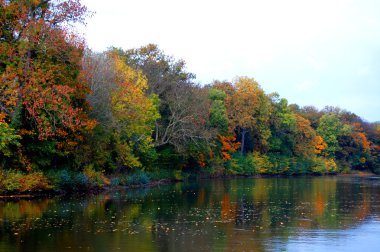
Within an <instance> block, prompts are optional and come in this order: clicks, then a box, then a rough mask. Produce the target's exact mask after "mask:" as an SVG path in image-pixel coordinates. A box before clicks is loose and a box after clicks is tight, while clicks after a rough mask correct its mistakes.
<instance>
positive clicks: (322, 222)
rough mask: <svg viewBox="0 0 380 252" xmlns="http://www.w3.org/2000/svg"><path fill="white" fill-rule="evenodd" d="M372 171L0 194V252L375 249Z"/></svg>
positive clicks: (377, 189) (379, 238) (377, 228)
mask: <svg viewBox="0 0 380 252" xmlns="http://www.w3.org/2000/svg"><path fill="white" fill-rule="evenodd" d="M379 244H380V179H376V178H373V179H370V178H350V177H306V178H305V177H302V178H264V179H233V180H212V181H209V180H207V181H200V182H197V183H196V182H194V183H178V184H174V185H168V186H161V187H159V188H153V189H142V190H134V191H127V192H125V191H122V192H113V193H110V194H102V195H98V196H87V197H81V198H78V197H71V198H62V197H57V198H52V199H39V200H18V201H0V251H197V252H199V251H379V249H378V248H379V246H380V245H379Z"/></svg>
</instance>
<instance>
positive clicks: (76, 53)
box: [0, 0, 94, 168]
mask: <svg viewBox="0 0 380 252" xmlns="http://www.w3.org/2000/svg"><path fill="white" fill-rule="evenodd" d="M0 10H1V11H0V24H1V28H0V40H1V44H0V76H1V87H0V89H1V97H0V113H2V114H3V115H5V118H4V121H5V122H6V123H9V125H10V126H11V127H12V128H13V129H15V132H16V133H17V134H19V135H20V136H22V140H21V145H22V147H21V148H20V149H19V150H21V149H23V150H24V151H23V153H24V155H27V156H30V157H32V156H33V157H38V156H41V155H44V156H45V157H46V159H47V161H46V162H44V165H48V164H49V161H48V159H51V157H50V155H51V154H52V153H58V152H61V153H63V154H68V153H69V152H70V151H71V150H73V148H74V147H75V146H76V145H77V144H78V142H79V141H80V140H81V139H82V136H83V132H85V131H88V130H91V129H92V128H93V127H94V122H93V121H91V120H88V118H87V116H86V109H87V105H86V101H85V97H86V94H87V92H88V89H87V88H86V85H85V83H83V82H82V81H81V79H80V78H79V77H80V76H79V75H80V67H81V57H82V52H83V48H84V43H83V41H82V39H80V38H79V37H78V36H76V35H75V34H74V33H73V32H72V31H71V29H70V27H71V25H72V24H74V23H76V22H83V20H84V18H85V17H86V14H87V11H86V8H85V7H84V6H82V5H81V3H80V1H79V0H67V1H50V0H36V1H30V0H14V1H5V0H2V1H0ZM38 146H39V147H38ZM47 146H50V147H48V148H46V147H47ZM57 151H58V152H57ZM43 153H45V154H43ZM23 159H25V158H23ZM35 161H36V158H35V160H34V161H33V162H34V163H35ZM23 165H25V164H23ZM29 168H30V166H29Z"/></svg>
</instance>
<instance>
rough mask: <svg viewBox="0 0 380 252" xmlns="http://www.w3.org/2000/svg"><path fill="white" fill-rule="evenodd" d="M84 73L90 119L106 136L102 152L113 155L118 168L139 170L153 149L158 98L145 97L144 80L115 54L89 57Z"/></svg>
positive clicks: (113, 52)
mask: <svg viewBox="0 0 380 252" xmlns="http://www.w3.org/2000/svg"><path fill="white" fill-rule="evenodd" d="M83 71H84V72H86V73H87V81H88V83H89V86H90V89H91V91H92V92H91V94H90V95H88V98H87V99H88V100H89V102H90V104H91V105H92V107H93V110H92V112H91V114H90V115H91V116H92V117H93V118H95V119H96V120H97V121H98V122H99V127H101V131H102V132H103V133H106V135H107V136H108V137H106V139H105V141H106V143H103V144H102V145H101V146H102V147H103V148H104V151H105V152H108V153H111V152H113V151H114V152H115V153H116V160H115V161H116V162H117V164H118V165H119V166H120V165H122V166H125V167H129V168H138V167H141V166H142V161H141V157H142V156H144V153H145V154H146V153H147V152H150V151H151V150H152V148H153V143H152V142H153V139H152V138H151V135H152V132H153V129H154V122H155V121H156V120H157V119H158V118H159V114H158V98H157V96H156V95H154V94H152V95H150V96H149V97H148V96H147V94H146V91H147V88H148V85H147V79H146V77H145V76H144V75H143V74H142V72H141V71H136V70H134V69H133V68H131V67H130V66H128V65H126V63H125V59H124V58H123V57H122V56H120V55H118V53H117V52H115V51H108V52H105V53H102V54H94V53H88V54H87V55H86V57H85V59H84V69H83ZM99 141H100V139H99ZM95 144H97V143H95ZM98 144H99V143H98ZM112 148H113V149H112ZM108 165H109V164H108Z"/></svg>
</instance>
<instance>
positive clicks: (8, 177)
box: [0, 170, 52, 193]
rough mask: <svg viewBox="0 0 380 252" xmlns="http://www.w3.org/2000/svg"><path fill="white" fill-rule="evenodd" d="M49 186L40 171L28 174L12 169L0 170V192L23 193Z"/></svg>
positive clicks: (49, 187)
mask: <svg viewBox="0 0 380 252" xmlns="http://www.w3.org/2000/svg"><path fill="white" fill-rule="evenodd" d="M51 188H52V186H51V185H50V184H49V181H48V179H47V178H46V176H44V175H43V173H42V172H31V173H28V174H25V173H22V172H19V171H14V170H9V171H5V172H4V171H2V172H0V193H24V192H33V191H38V190H49V189H51Z"/></svg>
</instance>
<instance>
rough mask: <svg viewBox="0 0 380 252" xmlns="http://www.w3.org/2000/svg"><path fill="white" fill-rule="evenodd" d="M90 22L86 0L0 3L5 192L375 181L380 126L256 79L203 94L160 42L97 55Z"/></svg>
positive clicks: (208, 88)
mask: <svg viewBox="0 0 380 252" xmlns="http://www.w3.org/2000/svg"><path fill="white" fill-rule="evenodd" d="M89 16H91V13H90V12H89V11H88V10H87V9H86V7H85V6H83V5H82V4H81V2H80V1H79V0H64V1H52V0H0V78H1V85H0V194H7V193H24V192H31V191H38V190H57V189H60V190H74V189H75V190H85V189H89V188H102V187H104V186H108V185H116V186H119V185H122V186H125V185H133V184H147V183H149V182H150V181H155V180H163V179H170V180H175V179H176V180H182V179H187V178H196V177H198V176H207V177H216V176H234V175H245V176H247V175H258V174H265V175H278V174H281V175H299V174H318V175H320V174H337V173H351V172H354V171H366V172H372V173H380V123H379V122H367V121H365V120H363V119H362V118H360V116H358V115H356V114H354V113H351V112H349V111H346V110H344V109H341V108H339V107H332V106H326V107H325V108H323V109H318V108H316V107H314V106H299V105H297V104H289V102H288V101H287V100H286V99H285V98H283V97H281V96H280V95H279V94H278V93H266V92H265V90H263V88H262V87H261V85H260V84H259V83H258V82H257V81H256V80H255V79H253V78H250V77H245V76H240V77H236V78H235V79H234V80H215V81H214V82H213V83H210V84H200V83H198V82H197V81H196V76H195V74H193V73H190V72H188V71H187V70H186V63H185V61H184V60H179V59H176V58H174V57H173V56H171V55H167V54H165V52H164V51H162V50H161V49H160V48H159V47H158V46H157V45H155V44H149V45H145V46H142V47H140V48H133V49H128V50H125V49H122V48H116V47H112V48H109V49H108V50H107V51H104V52H93V51H91V50H90V49H88V47H87V46H86V41H85V40H84V39H83V38H81V36H79V35H78V34H77V33H76V30H75V24H77V23H84V22H85V20H86V18H87V17H89ZM205 57H207V55H205ZM353 102H354V101H353Z"/></svg>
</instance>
